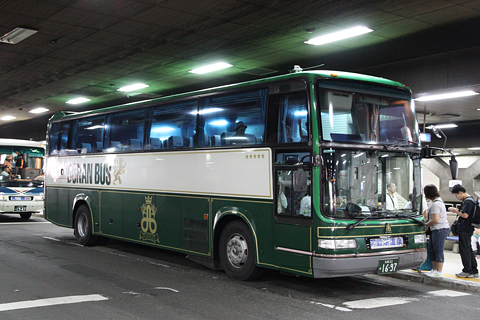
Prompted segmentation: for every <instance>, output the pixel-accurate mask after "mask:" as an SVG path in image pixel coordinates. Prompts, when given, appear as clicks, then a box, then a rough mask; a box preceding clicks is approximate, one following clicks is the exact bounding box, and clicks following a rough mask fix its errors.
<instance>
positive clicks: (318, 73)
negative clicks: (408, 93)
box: [50, 70, 409, 121]
mask: <svg viewBox="0 0 480 320" xmlns="http://www.w3.org/2000/svg"><path fill="white" fill-rule="evenodd" d="M299 77H307V78H309V79H311V80H313V79H315V78H317V77H321V78H331V79H343V80H353V81H360V82H369V83H373V84H380V85H384V86H392V87H398V88H403V89H409V88H408V87H407V86H406V85H404V84H402V83H400V82H397V81H393V80H388V79H384V78H380V77H375V76H369V75H364V74H360V73H352V72H343V71H330V70H309V71H301V72H293V73H289V74H285V75H280V76H274V77H269V78H262V79H257V80H251V81H247V82H241V83H235V84H228V85H224V86H219V87H213V88H207V89H202V90H197V91H191V92H185V93H179V94H174V95H170V96H165V97H160V98H155V99H149V100H142V101H136V102H131V103H127V104H122V105H115V106H110V107H106V108H101V109H96V110H89V111H83V112H68V111H65V112H59V113H56V114H54V115H53V116H52V117H51V118H50V121H51V120H57V119H61V118H64V117H74V116H78V115H87V114H92V113H97V112H104V111H109V110H113V109H116V108H118V107H127V106H133V105H143V104H149V103H151V102H154V101H165V100H170V99H175V98H181V97H188V96H195V95H199V94H205V93H210V92H214V91H218V90H222V89H228V88H235V87H239V88H240V87H244V86H247V85H256V84H257V85H258V84H264V83H268V82H272V81H282V80H288V79H292V78H299Z"/></svg>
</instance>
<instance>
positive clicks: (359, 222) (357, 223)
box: [347, 214, 377, 230]
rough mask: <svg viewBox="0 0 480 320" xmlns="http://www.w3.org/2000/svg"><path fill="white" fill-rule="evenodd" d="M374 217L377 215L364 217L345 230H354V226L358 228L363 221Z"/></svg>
mask: <svg viewBox="0 0 480 320" xmlns="http://www.w3.org/2000/svg"><path fill="white" fill-rule="evenodd" d="M374 216H377V215H374V214H371V215H368V216H365V217H363V218H362V219H360V220H358V221H357V222H355V223H354V224H351V225H348V226H347V230H353V228H355V227H356V226H358V225H359V224H361V223H362V222H364V221H365V220H368V219H370V218H372V217H374Z"/></svg>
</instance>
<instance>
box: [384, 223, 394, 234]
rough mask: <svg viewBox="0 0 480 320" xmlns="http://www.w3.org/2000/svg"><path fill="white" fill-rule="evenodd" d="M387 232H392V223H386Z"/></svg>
mask: <svg viewBox="0 0 480 320" xmlns="http://www.w3.org/2000/svg"><path fill="white" fill-rule="evenodd" d="M385 233H392V227H391V226H390V223H386V224H385Z"/></svg>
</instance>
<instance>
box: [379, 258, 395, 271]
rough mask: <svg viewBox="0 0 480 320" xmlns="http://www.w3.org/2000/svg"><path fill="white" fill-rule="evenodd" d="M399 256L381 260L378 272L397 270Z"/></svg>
mask: <svg viewBox="0 0 480 320" xmlns="http://www.w3.org/2000/svg"><path fill="white" fill-rule="evenodd" d="M397 267H398V258H396V259H386V260H380V261H379V262H378V274H385V273H392V272H397Z"/></svg>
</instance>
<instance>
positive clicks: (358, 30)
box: [305, 26, 373, 46]
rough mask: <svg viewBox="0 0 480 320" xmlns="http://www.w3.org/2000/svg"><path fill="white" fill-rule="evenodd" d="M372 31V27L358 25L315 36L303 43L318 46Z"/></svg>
mask: <svg viewBox="0 0 480 320" xmlns="http://www.w3.org/2000/svg"><path fill="white" fill-rule="evenodd" d="M372 31H373V30H372V29H369V28H367V27H361V26H358V27H354V28H350V29H346V30H342V31H338V32H334V33H330V34H326V35H324V36H320V37H316V38H313V39H310V40H308V41H305V43H306V44H311V45H314V46H318V45H321V44H325V43H330V42H335V41H339V40H343V39H347V38H351V37H356V36H359V35H361V34H365V33H369V32H372Z"/></svg>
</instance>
